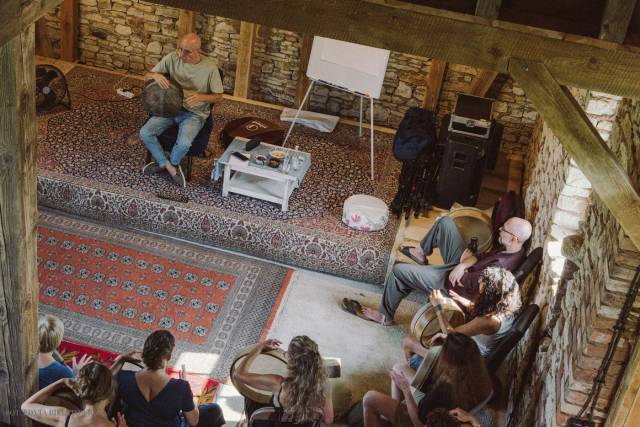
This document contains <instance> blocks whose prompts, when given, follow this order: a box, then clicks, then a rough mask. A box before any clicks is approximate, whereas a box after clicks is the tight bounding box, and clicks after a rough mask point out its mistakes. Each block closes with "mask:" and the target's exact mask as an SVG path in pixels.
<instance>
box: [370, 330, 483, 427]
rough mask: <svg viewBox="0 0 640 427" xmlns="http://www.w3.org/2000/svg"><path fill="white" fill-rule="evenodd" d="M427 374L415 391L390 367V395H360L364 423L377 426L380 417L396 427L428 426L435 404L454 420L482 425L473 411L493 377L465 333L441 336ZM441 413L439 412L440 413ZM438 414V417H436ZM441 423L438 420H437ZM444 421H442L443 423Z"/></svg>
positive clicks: (402, 373)
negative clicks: (418, 388) (424, 382)
mask: <svg viewBox="0 0 640 427" xmlns="http://www.w3.org/2000/svg"><path fill="white" fill-rule="evenodd" d="M438 343H439V344H442V350H441V352H440V354H439V356H438V358H437V359H436V362H435V365H434V367H433V370H432V371H431V374H430V380H429V384H428V386H427V387H426V388H423V389H422V390H421V391H422V392H423V393H419V394H416V396H419V400H417V399H416V397H415V396H414V394H413V393H412V390H411V385H410V384H409V380H408V379H407V377H406V375H405V374H404V372H401V371H399V370H398V369H396V368H394V369H390V370H389V376H390V377H391V380H392V386H391V387H392V389H391V395H390V396H389V395H387V394H384V393H380V392H377V391H368V392H367V393H366V394H365V396H364V399H363V407H364V425H365V427H379V426H381V425H382V419H383V418H384V419H386V420H388V421H390V422H391V424H392V425H394V426H397V427H424V426H426V427H430V426H431V425H432V424H431V421H433V420H432V417H433V418H438V415H439V414H437V413H436V414H433V411H434V410H435V411H436V412H437V411H438V408H444V409H446V410H448V411H449V415H451V416H452V417H453V418H455V419H456V420H460V421H462V420H463V419H464V421H465V422H471V423H472V425H473V426H474V427H482V426H483V424H481V423H480V421H478V419H477V418H476V417H475V416H473V415H471V416H469V415H470V414H468V413H467V411H469V412H471V413H473V414H475V413H476V412H478V411H480V410H481V409H482V408H483V407H484V406H485V405H487V403H488V402H489V401H490V400H491V399H492V397H493V394H494V385H493V381H492V379H491V377H490V375H489V372H488V371H487V367H486V366H485V364H484V360H483V359H482V357H481V356H480V352H479V351H478V347H477V346H476V344H475V342H474V341H473V340H472V339H471V338H469V337H468V336H467V335H465V334H461V333H457V332H453V333H450V334H449V335H448V336H447V337H446V338H445V339H444V340H441V341H438ZM440 415H441V414H440ZM439 418H442V417H439ZM441 425H442V424H441ZM445 425H446V424H445Z"/></svg>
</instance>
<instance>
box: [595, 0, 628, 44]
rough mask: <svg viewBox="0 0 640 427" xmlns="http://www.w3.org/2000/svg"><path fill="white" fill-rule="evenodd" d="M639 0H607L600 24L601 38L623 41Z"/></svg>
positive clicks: (617, 41)
mask: <svg viewBox="0 0 640 427" xmlns="http://www.w3.org/2000/svg"><path fill="white" fill-rule="evenodd" d="M636 3H637V0H607V3H606V5H605V7H604V12H603V14H602V23H601V24H600V35H599V38H600V39H601V40H608V41H612V42H616V43H623V42H624V39H625V37H626V35H627V31H628V30H629V23H630V22H631V17H632V16H633V9H634V8H635V7H636Z"/></svg>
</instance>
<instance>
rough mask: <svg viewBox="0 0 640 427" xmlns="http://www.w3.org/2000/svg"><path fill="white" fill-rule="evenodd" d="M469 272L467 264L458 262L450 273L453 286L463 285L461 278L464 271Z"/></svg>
mask: <svg viewBox="0 0 640 427" xmlns="http://www.w3.org/2000/svg"><path fill="white" fill-rule="evenodd" d="M466 272H467V269H466V266H465V265H464V264H458V265H456V266H455V268H454V269H453V270H451V273H449V281H450V282H451V283H452V284H453V286H461V285H462V284H461V283H460V280H461V279H462V276H464V273H466Z"/></svg>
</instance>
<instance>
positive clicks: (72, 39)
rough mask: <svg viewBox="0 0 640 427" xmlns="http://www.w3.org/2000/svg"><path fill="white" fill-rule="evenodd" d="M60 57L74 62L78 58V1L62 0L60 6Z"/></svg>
mask: <svg viewBox="0 0 640 427" xmlns="http://www.w3.org/2000/svg"><path fill="white" fill-rule="evenodd" d="M60 30H61V31H60V32H61V39H62V41H61V42H60V59H62V60H63V61H69V62H75V61H76V59H78V1H77V0H64V1H63V2H62V6H61V7H60Z"/></svg>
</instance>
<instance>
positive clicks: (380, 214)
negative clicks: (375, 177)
mask: <svg viewBox="0 0 640 427" xmlns="http://www.w3.org/2000/svg"><path fill="white" fill-rule="evenodd" d="M388 220H389V208H387V205H386V204H385V203H384V202H383V201H382V200H380V199H378V198H377V197H373V196H367V195H365V194H355V195H353V196H351V197H349V198H348V199H347V200H345V201H344V206H343V208H342V222H344V223H345V224H347V225H348V226H349V227H351V228H354V229H356V230H361V231H378V230H382V229H383V228H384V227H385V226H386V225H387V221H388Z"/></svg>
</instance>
